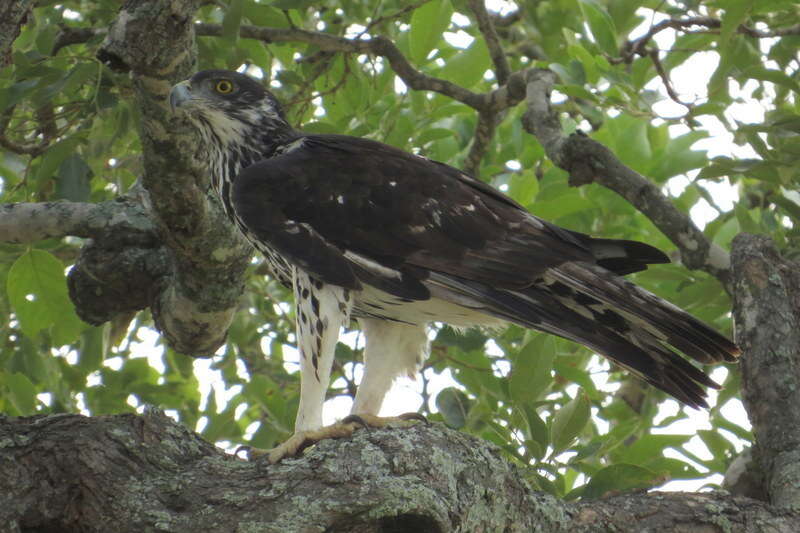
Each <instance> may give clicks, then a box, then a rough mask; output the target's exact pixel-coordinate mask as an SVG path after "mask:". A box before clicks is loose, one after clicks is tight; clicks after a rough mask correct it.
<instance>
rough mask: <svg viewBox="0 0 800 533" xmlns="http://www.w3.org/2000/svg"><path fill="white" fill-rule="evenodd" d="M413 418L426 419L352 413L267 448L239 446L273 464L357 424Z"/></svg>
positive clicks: (398, 423) (399, 423)
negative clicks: (328, 424) (337, 420)
mask: <svg viewBox="0 0 800 533" xmlns="http://www.w3.org/2000/svg"><path fill="white" fill-rule="evenodd" d="M414 421H422V422H425V423H427V422H428V419H427V418H425V417H424V416H422V415H421V414H419V413H404V414H402V415H400V416H386V417H383V416H375V415H368V414H360V415H359V414H353V415H349V416H347V417H345V418H344V419H342V420H341V421H339V422H337V423H335V424H331V425H330V426H325V427H322V428H319V429H312V430H307V431H298V432H296V433H295V434H294V435H292V436H291V437H289V439H288V440H286V441H285V442H283V443H281V444H279V445H278V446H276V447H274V448H272V449H269V450H262V449H259V448H250V447H247V446H244V447H241V448H240V449H242V450H245V451H246V453H247V458H248V459H250V460H254V459H259V458H261V457H264V456H266V458H267V461H269V462H270V463H271V464H275V463H277V462H278V461H280V460H281V459H283V458H284V457H291V456H294V455H297V454H298V453H300V452H302V451H303V450H305V449H306V448H308V447H309V446H312V445H314V444H316V443H318V442H319V441H321V440H324V439H340V438H342V437H349V436H351V435H352V434H353V432H354V431H355V430H356V429H359V428H367V429H368V428H384V427H408V426H411V425H412V424H413V422H414Z"/></svg>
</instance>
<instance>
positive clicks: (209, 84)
mask: <svg viewBox="0 0 800 533" xmlns="http://www.w3.org/2000/svg"><path fill="white" fill-rule="evenodd" d="M189 85H190V86H191V89H192V92H193V93H195V94H196V95H198V96H201V95H202V97H203V100H204V101H205V102H206V103H207V104H210V103H216V104H217V106H215V107H220V108H222V109H229V110H236V111H242V110H244V109H245V108H249V107H261V106H262V105H263V104H264V103H265V101H266V102H268V104H269V107H270V108H271V110H272V111H273V112H274V113H275V114H277V115H278V116H279V117H280V118H281V119H282V120H284V121H285V115H284V112H283V108H282V107H281V105H280V103H279V102H278V100H277V99H276V98H275V96H274V95H273V94H272V93H271V92H269V91H268V90H266V89H265V88H264V86H263V85H261V83H259V82H258V81H257V80H255V79H253V78H251V77H250V76H247V75H245V74H241V73H239V72H234V71H231V70H217V69H214V70H201V71H200V72H197V73H196V74H194V75H193V76H192V77H191V78H189Z"/></svg>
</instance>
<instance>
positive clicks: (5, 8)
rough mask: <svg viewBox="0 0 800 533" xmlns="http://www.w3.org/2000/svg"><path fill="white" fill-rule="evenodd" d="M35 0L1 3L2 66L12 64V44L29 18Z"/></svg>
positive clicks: (0, 60)
mask: <svg viewBox="0 0 800 533" xmlns="http://www.w3.org/2000/svg"><path fill="white" fill-rule="evenodd" d="M32 9H33V2H3V3H2V4H0V67H4V66H6V65H9V64H11V44H12V43H13V42H14V40H15V39H16V38H17V37H18V36H19V32H20V28H21V27H22V25H23V24H25V22H26V21H27V20H28V16H29V15H30V13H31V10H32Z"/></svg>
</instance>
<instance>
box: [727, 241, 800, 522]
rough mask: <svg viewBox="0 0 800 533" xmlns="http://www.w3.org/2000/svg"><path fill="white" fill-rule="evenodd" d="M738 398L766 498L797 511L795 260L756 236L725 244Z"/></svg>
mask: <svg viewBox="0 0 800 533" xmlns="http://www.w3.org/2000/svg"><path fill="white" fill-rule="evenodd" d="M732 264H733V269H732V270H733V279H734V287H735V290H734V292H733V295H734V313H735V319H736V337H737V341H738V343H739V345H740V346H741V348H742V349H743V350H744V353H745V356H744V357H743V358H742V400H743V401H744V404H745V407H746V409H747V413H748V415H749V417H750V422H751V423H752V424H753V433H754V434H755V437H756V446H755V449H754V452H755V453H754V455H755V458H756V460H757V461H758V462H759V463H760V467H761V471H762V472H763V473H764V475H765V477H766V480H765V485H766V487H765V488H766V492H767V494H768V495H769V498H770V501H771V502H772V503H773V504H775V505H777V506H781V507H787V508H790V509H793V510H800V412H798V410H797V406H798V405H800V265H798V264H797V263H795V262H792V261H788V260H786V259H783V258H782V257H781V256H780V255H779V254H778V251H777V250H776V249H775V245H774V244H773V243H772V241H771V240H770V239H769V238H768V237H766V236H764V235H748V234H741V235H738V236H737V237H736V238H735V239H734V241H733V252H732Z"/></svg>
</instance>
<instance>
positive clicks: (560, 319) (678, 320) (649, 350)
mask: <svg viewBox="0 0 800 533" xmlns="http://www.w3.org/2000/svg"><path fill="white" fill-rule="evenodd" d="M450 281H451V283H452V282H453V280H452V279H451V280H450ZM451 288H456V287H454V286H453V285H451ZM457 288H458V290H459V291H461V292H462V294H463V293H464V291H468V292H470V293H471V295H472V296H473V297H480V300H481V301H482V302H484V304H485V305H487V309H486V311H487V312H490V313H491V314H493V315H495V316H497V317H499V318H503V319H505V320H508V321H510V322H514V323H516V324H519V325H521V326H524V327H529V328H533V329H538V330H541V331H546V332H548V333H552V334H555V335H558V336H560V337H564V338H566V339H570V340H573V341H575V342H578V343H580V344H583V345H585V346H587V347H588V348H590V349H592V350H594V351H595V352H597V353H599V354H601V355H604V356H606V357H608V358H609V359H611V360H612V361H614V362H615V363H617V364H619V365H620V366H622V367H624V368H626V369H628V370H630V371H631V372H633V373H634V374H636V375H638V376H639V377H641V378H642V379H644V380H645V381H647V382H648V383H650V384H652V385H653V386H655V387H657V388H659V389H661V390H663V391H665V392H667V393H668V394H671V395H672V396H674V397H675V398H676V399H678V400H680V401H682V402H683V403H685V404H687V405H689V406H692V407H707V406H708V404H707V403H706V400H705V397H706V392H705V388H704V387H713V388H717V389H718V388H719V385H718V384H716V383H714V382H713V381H712V380H711V379H710V378H709V377H708V376H707V375H706V374H705V373H703V371H702V370H700V369H699V368H697V367H696V366H694V365H692V364H691V363H690V362H689V361H687V360H686V359H684V358H683V357H681V356H680V355H678V353H676V351H677V352H681V353H683V354H684V355H686V356H688V357H690V358H692V359H694V360H696V361H698V362H700V363H703V364H709V363H716V362H722V361H726V362H733V361H736V359H737V357H738V356H739V353H740V352H739V348H738V347H737V346H736V345H735V344H733V343H732V342H731V341H730V340H728V339H727V338H725V337H724V336H722V335H721V334H719V333H717V332H716V331H714V330H713V329H712V328H711V327H709V326H707V325H706V324H704V323H703V322H701V321H699V320H697V319H696V318H694V317H693V316H691V315H690V314H689V313H687V312H685V311H683V310H682V309H680V308H678V307H676V306H674V305H672V304H671V303H669V302H667V301H665V300H663V299H661V298H659V297H658V296H656V295H654V294H652V293H650V292H648V291H646V290H644V289H642V288H641V287H638V286H636V285H634V284H633V283H631V282H630V281H627V280H626V279H624V278H621V277H619V276H617V275H615V274H614V273H613V272H610V271H608V270H606V269H605V268H603V267H601V266H598V265H592V264H589V263H579V262H570V263H565V264H562V265H560V266H558V267H555V268H551V269H548V270H547V271H546V273H545V274H544V276H543V277H542V278H540V279H539V280H537V281H536V282H535V283H534V284H532V285H531V286H530V287H527V288H525V289H522V290H515V291H510V290H498V289H491V288H487V287H486V286H485V285H480V286H479V285H477V284H473V283H469V282H467V283H463V282H462V281H459V283H458V287H457Z"/></svg>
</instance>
